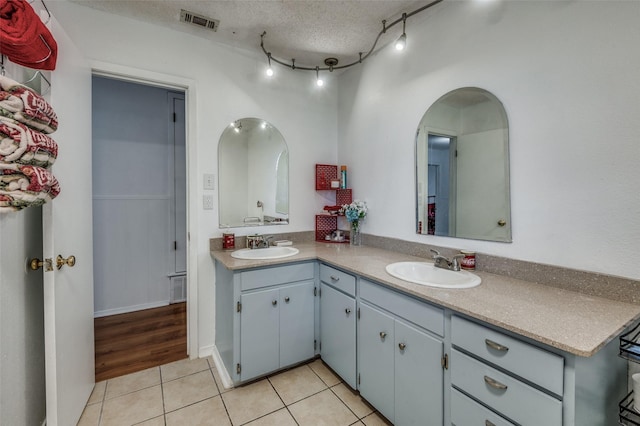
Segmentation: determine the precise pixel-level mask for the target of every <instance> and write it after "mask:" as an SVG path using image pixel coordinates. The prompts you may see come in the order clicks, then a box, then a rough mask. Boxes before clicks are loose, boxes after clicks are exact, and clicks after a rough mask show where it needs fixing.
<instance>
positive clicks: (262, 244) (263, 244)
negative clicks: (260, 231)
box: [256, 235, 273, 248]
mask: <svg viewBox="0 0 640 426" xmlns="http://www.w3.org/2000/svg"><path fill="white" fill-rule="evenodd" d="M272 239H273V235H263V236H262V238H261V239H260V240H258V244H257V246H256V248H269V246H270V245H271V244H270V243H269V241H271V240H272Z"/></svg>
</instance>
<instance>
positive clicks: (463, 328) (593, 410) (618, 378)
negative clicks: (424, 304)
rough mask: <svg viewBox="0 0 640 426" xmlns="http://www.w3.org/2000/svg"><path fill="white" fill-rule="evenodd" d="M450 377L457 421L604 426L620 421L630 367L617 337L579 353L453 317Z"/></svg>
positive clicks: (460, 425)
mask: <svg viewBox="0 0 640 426" xmlns="http://www.w3.org/2000/svg"><path fill="white" fill-rule="evenodd" d="M450 374H451V389H450V392H451V424H452V425H455V426H467V425H469V426H470V425H476V424H486V425H511V424H519V425H542V424H544V425H549V426H561V425H565V426H587V425H588V426H601V425H609V424H615V422H616V419H617V411H616V408H617V407H616V405H615V403H614V401H615V398H618V397H619V396H620V395H621V392H624V389H621V386H620V384H621V383H625V380H626V366H625V364H624V361H623V360H621V359H620V358H618V357H617V347H616V345H615V342H610V343H609V344H607V345H606V346H605V347H604V348H602V349H600V351H598V352H597V353H596V354H595V355H593V356H591V357H580V356H576V355H573V354H569V353H564V352H560V351H551V350H547V349H545V348H543V347H541V346H539V344H534V343H533V342H528V341H525V340H524V339H521V338H519V337H515V336H512V335H510V334H507V333H506V332H502V331H501V330H497V329H495V328H493V327H488V326H485V325H483V324H479V323H477V322H475V321H470V320H467V319H464V318H461V317H460V316H458V315H455V314H454V315H452V317H451V360H450ZM479 422H480V423H479Z"/></svg>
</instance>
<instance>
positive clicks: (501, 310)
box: [211, 243, 640, 357]
mask: <svg viewBox="0 0 640 426" xmlns="http://www.w3.org/2000/svg"><path fill="white" fill-rule="evenodd" d="M294 247H296V248H298V249H299V250H300V253H298V254H297V255H295V256H290V257H287V258H283V259H273V260H239V259H235V258H233V257H231V253H230V252H228V251H221V250H220V251H217V250H216V251H212V252H211V254H212V256H213V257H214V258H215V259H217V260H219V261H220V262H221V263H222V264H223V265H224V266H225V267H227V268H228V269H231V270H242V269H247V268H255V267H264V266H272V265H279V264H286V263H291V262H299V261H304V260H320V261H323V262H326V263H328V264H331V265H334V266H336V267H338V268H340V269H343V270H346V271H350V272H353V273H354V274H357V275H360V276H362V277H364V278H368V279H371V280H373V281H376V282H379V283H382V284H385V285H387V286H389V287H391V288H395V289H398V290H401V291H403V292H405V293H408V294H411V295H414V296H416V297H419V298H421V299H423V300H426V301H429V302H432V303H434V304H436V305H440V306H442V307H445V308H449V309H451V310H453V311H456V312H459V313H463V314H466V315H469V316H470V317H473V318H477V319H479V320H481V321H484V322H487V323H489V324H493V325H496V326H498V327H501V328H504V329H506V330H509V331H512V332H514V333H517V334H519V335H522V336H526V337H529V338H531V339H533V340H535V341H538V342H541V343H545V344H547V345H549V346H552V347H554V348H558V349H561V350H563V351H566V352H569V353H572V354H575V355H579V356H584V357H588V356H591V355H593V354H595V353H596V352H597V351H598V350H599V349H601V348H602V347H603V346H605V345H606V344H607V343H608V342H610V341H611V340H612V339H614V338H616V337H617V336H618V335H619V334H620V333H621V332H622V331H623V330H624V329H625V328H626V327H627V326H629V325H630V324H631V323H632V322H634V321H635V320H637V319H638V318H640V305H637V304H631V303H624V302H620V301H616V300H610V299H606V298H603V297H596V296H590V295H586V294H583V293H578V292H575V291H569V290H564V289H561V288H556V287H551V286H547V285H542V284H536V283H532V282H527V281H523V280H518V279H514V278H510V277H506V276H502V275H495V274H489V273H486V272H478V271H475V273H476V274H477V275H478V276H480V277H481V278H482V284H481V285H480V286H478V287H475V288H471V289H460V290H448V289H437V288H431V287H426V286H421V285H418V284H412V283H409V282H406V281H402V280H400V279H397V278H394V277H392V276H391V275H389V274H388V273H387V272H386V271H385V267H386V266H387V265H388V264H389V263H393V262H401V261H425V259H423V258H420V257H414V256H410V255H406V254H402V253H396V252H393V251H387V250H382V249H378V248H373V247H367V246H361V247H350V246H349V245H343V244H327V243H304V244H295V245H294Z"/></svg>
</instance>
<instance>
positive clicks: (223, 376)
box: [211, 346, 233, 389]
mask: <svg viewBox="0 0 640 426" xmlns="http://www.w3.org/2000/svg"><path fill="white" fill-rule="evenodd" d="M211 356H212V357H213V363H214V364H215V365H216V370H218V375H219V376H220V380H222V386H224V388H225V389H232V388H233V381H231V376H229V372H228V371H227V369H226V368H225V366H224V362H222V357H221V356H220V352H218V348H216V347H215V346H213V353H212V354H211Z"/></svg>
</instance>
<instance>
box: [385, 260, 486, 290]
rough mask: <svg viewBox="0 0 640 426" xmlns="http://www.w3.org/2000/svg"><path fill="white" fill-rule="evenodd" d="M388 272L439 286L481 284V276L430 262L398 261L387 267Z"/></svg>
mask: <svg viewBox="0 0 640 426" xmlns="http://www.w3.org/2000/svg"><path fill="white" fill-rule="evenodd" d="M386 270H387V272H388V273H389V274H390V275H392V276H394V277H396V278H400V279H401V280H404V281H409V282H411V283H415V284H421V285H426V286H429V287H438V288H470V287H475V286H477V285H480V282H481V281H482V280H481V279H480V277H479V276H477V275H476V274H472V273H471V272H467V271H449V270H447V269H442V268H436V267H435V266H434V265H433V263H430V262H396V263H390V264H389V265H387V267H386Z"/></svg>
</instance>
